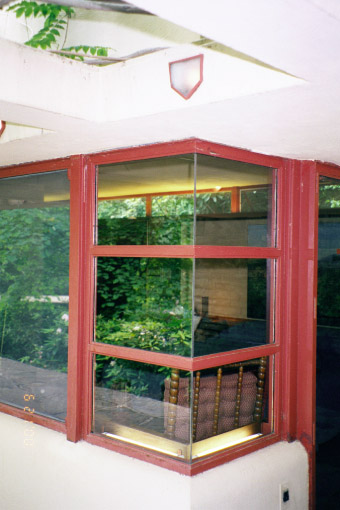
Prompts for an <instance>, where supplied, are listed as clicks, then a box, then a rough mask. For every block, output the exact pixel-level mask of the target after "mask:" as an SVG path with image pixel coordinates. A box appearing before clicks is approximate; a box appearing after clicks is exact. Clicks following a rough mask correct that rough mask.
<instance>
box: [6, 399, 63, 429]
mask: <svg viewBox="0 0 340 510" xmlns="http://www.w3.org/2000/svg"><path fill="white" fill-rule="evenodd" d="M0 413H5V414H8V415H9V416H14V417H15V418H20V419H22V420H25V421H28V422H29V423H35V424H36V425H40V426H42V427H46V428H48V429H51V430H55V431H56V432H63V433H64V434H65V433H66V425H65V423H64V422H62V421H58V420H54V419H53V418H48V417H47V416H43V415H40V414H38V413H36V412H34V413H32V414H28V413H27V411H24V410H22V409H18V408H17V407H13V406H9V405H8V404H3V403H2V402H0Z"/></svg>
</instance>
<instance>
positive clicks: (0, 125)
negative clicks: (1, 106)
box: [0, 120, 6, 136]
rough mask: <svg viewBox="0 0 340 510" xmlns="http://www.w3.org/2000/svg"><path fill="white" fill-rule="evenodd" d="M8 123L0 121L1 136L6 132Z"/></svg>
mask: <svg viewBox="0 0 340 510" xmlns="http://www.w3.org/2000/svg"><path fill="white" fill-rule="evenodd" d="M5 127H6V122H5V121H4V120H0V136H1V135H2V133H3V132H4V131H5Z"/></svg>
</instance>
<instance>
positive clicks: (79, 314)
mask: <svg viewBox="0 0 340 510" xmlns="http://www.w3.org/2000/svg"><path fill="white" fill-rule="evenodd" d="M83 167H84V157H83V156H73V157H72V158H71V165H70V171H69V177H70V263H69V265H70V283H69V295H70V302H69V344H68V381H67V438H68V439H69V440H70V441H74V442H75V441H79V440H80V439H81V437H82V428H81V423H82V409H83V402H82V394H83V376H84V343H83V338H84V327H83V325H84V302H83V296H84V292H83V285H84V267H83V261H84V249H85V248H84V235H83V231H84V228H85V225H84V212H85V197H84V172H83Z"/></svg>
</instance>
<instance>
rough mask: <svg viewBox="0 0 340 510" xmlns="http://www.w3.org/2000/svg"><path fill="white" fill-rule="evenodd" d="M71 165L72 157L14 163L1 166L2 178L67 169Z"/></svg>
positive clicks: (0, 174) (0, 173)
mask: <svg viewBox="0 0 340 510" xmlns="http://www.w3.org/2000/svg"><path fill="white" fill-rule="evenodd" d="M69 166H70V158H59V159H52V160H49V161H37V162H35V163H28V164H27V163H24V164H21V165H12V166H8V167H3V168H1V167H0V178H2V177H17V176H21V175H29V174H37V173H44V172H52V171H56V170H66V169H67V168H69Z"/></svg>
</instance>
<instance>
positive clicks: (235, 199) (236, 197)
mask: <svg viewBox="0 0 340 510" xmlns="http://www.w3.org/2000/svg"><path fill="white" fill-rule="evenodd" d="M240 210H241V196H240V188H239V187H238V186H234V187H233V188H231V212H232V213H238V212H240Z"/></svg>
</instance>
